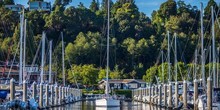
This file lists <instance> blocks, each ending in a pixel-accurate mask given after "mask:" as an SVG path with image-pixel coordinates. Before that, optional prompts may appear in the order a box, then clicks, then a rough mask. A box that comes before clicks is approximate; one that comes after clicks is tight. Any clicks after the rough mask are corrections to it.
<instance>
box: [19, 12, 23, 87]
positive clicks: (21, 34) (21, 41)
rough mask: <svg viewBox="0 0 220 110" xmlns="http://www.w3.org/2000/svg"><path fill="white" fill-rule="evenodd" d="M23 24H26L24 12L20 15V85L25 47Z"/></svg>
mask: <svg viewBox="0 0 220 110" xmlns="http://www.w3.org/2000/svg"><path fill="white" fill-rule="evenodd" d="M23 22H24V10H23V12H22V14H21V15H20V56H19V57H20V58H19V60H20V61H19V83H20V84H21V83H22V73H23V72H22V71H23V69H22V58H23V56H22V53H23V52H22V47H23V45H22V44H23Z"/></svg>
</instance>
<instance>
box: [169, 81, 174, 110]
mask: <svg viewBox="0 0 220 110" xmlns="http://www.w3.org/2000/svg"><path fill="white" fill-rule="evenodd" d="M168 95H169V96H168V108H172V104H173V103H172V84H171V83H169V94H168Z"/></svg>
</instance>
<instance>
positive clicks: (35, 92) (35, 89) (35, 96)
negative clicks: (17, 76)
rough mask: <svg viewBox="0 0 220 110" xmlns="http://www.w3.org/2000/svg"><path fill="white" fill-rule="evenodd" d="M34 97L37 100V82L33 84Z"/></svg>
mask: <svg viewBox="0 0 220 110" xmlns="http://www.w3.org/2000/svg"><path fill="white" fill-rule="evenodd" d="M32 97H33V98H34V99H35V100H36V99H37V83H36V82H33V91H32Z"/></svg>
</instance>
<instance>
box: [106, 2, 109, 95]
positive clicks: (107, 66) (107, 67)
mask: <svg viewBox="0 0 220 110" xmlns="http://www.w3.org/2000/svg"><path fill="white" fill-rule="evenodd" d="M109 11H110V2H109V0H108V21H107V25H108V26H107V65H106V85H105V94H107V95H108V91H109V90H108V72H109V70H108V69H109V24H110V23H109V22H110V21H109V19H110V12H109Z"/></svg>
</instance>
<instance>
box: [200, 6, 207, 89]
mask: <svg viewBox="0 0 220 110" xmlns="http://www.w3.org/2000/svg"><path fill="white" fill-rule="evenodd" d="M200 11H201V12H200V20H201V53H202V61H201V63H202V67H201V73H202V83H203V86H205V84H206V83H205V64H204V60H205V59H204V47H203V39H204V35H203V4H202V3H201V10H200Z"/></svg>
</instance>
